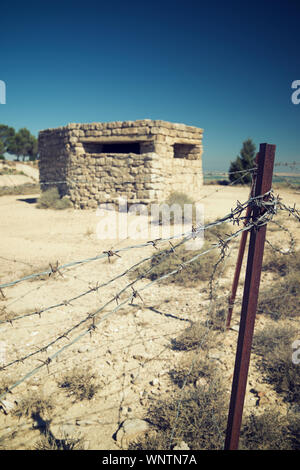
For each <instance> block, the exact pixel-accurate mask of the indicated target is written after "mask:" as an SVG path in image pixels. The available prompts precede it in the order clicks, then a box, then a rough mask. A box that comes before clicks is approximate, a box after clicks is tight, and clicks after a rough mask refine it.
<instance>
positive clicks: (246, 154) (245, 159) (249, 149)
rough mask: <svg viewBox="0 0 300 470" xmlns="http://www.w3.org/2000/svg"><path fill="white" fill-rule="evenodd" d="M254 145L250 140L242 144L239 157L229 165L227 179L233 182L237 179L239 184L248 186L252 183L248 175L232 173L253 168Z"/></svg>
mask: <svg viewBox="0 0 300 470" xmlns="http://www.w3.org/2000/svg"><path fill="white" fill-rule="evenodd" d="M255 150H256V147H255V144H254V143H253V142H252V140H251V139H247V140H245V142H243V147H242V149H241V151H240V155H238V156H237V157H236V160H235V161H234V162H231V163H230V167H229V179H230V181H232V182H234V181H237V180H238V179H239V182H240V183H241V184H249V183H251V181H252V178H251V174H250V173H245V174H243V173H233V172H239V171H244V170H250V169H251V168H253V166H254V160H255Z"/></svg>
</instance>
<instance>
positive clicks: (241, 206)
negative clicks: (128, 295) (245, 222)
mask: <svg viewBox="0 0 300 470" xmlns="http://www.w3.org/2000/svg"><path fill="white" fill-rule="evenodd" d="M258 198H259V197H258ZM253 201H254V199H253V198H252V199H249V200H248V201H246V202H245V203H243V204H241V203H240V202H239V201H238V205H237V207H236V209H235V210H233V209H232V210H231V212H230V214H228V215H226V216H225V217H223V218H221V219H219V220H218V221H217V222H215V223H214V224H216V225H217V224H221V223H223V222H224V221H226V220H229V219H233V218H234V216H235V215H238V214H240V213H241V212H242V211H243V210H244V209H245V208H246V207H247V205H248V204H251V203H252V202H253ZM208 226H213V223H212V224H208ZM201 230H203V228H202V227H201ZM192 233H194V234H195V231H193V229H192V231H187V232H183V233H180V234H176V235H173V236H170V237H166V238H158V239H154V240H150V241H148V242H146V243H141V244H136V245H132V246H127V247H124V248H119V249H117V250H115V251H113V250H108V251H104V252H102V253H101V254H100V255H98V256H94V257H91V258H86V259H83V260H78V261H72V262H69V263H66V264H62V265H58V262H57V263H56V264H55V265H53V264H52V263H49V268H50V269H48V270H44V271H42V272H38V273H32V274H29V275H27V276H24V277H22V278H20V279H16V280H14V281H10V282H7V283H2V284H0V289H4V288H6V287H11V286H14V285H16V284H18V283H20V282H22V281H26V280H29V279H33V278H34V277H40V276H46V275H49V276H52V275H53V274H56V273H58V274H60V275H62V273H61V271H62V270H63V269H66V268H69V267H73V266H77V265H80V264H85V263H89V262H92V261H97V260H99V259H103V258H105V257H111V256H114V255H116V256H118V254H119V253H120V252H122V251H128V250H131V249H137V248H145V247H147V246H151V245H152V246H156V245H158V244H161V243H164V242H166V241H170V240H174V239H177V238H180V237H184V236H188V235H191V234H192Z"/></svg>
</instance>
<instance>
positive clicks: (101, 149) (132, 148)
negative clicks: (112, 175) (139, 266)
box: [83, 142, 141, 154]
mask: <svg viewBox="0 0 300 470" xmlns="http://www.w3.org/2000/svg"><path fill="white" fill-rule="evenodd" d="M83 148H84V150H85V152H86V153H137V154H140V153H141V148H140V142H117V143H106V144H104V143H99V142H84V143H83Z"/></svg>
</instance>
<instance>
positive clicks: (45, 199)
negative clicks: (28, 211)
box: [36, 188, 72, 210]
mask: <svg viewBox="0 0 300 470" xmlns="http://www.w3.org/2000/svg"><path fill="white" fill-rule="evenodd" d="M36 207H37V208H38V209H56V210H63V209H67V208H68V207H72V204H71V202H70V200H69V199H68V197H66V196H64V197H63V198H60V195H59V192H58V189H57V188H50V189H47V190H46V191H43V192H42V194H41V197H40V198H39V200H38V203H37V206H36Z"/></svg>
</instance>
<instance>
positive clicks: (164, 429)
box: [129, 378, 228, 450]
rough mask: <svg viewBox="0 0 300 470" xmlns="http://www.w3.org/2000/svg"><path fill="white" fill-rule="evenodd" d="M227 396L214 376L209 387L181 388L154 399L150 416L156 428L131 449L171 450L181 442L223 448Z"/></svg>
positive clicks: (197, 447) (149, 418) (200, 447)
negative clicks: (173, 394)
mask: <svg viewBox="0 0 300 470" xmlns="http://www.w3.org/2000/svg"><path fill="white" fill-rule="evenodd" d="M224 396H226V393H225V391H224V388H223V385H222V383H221V381H220V380H219V379H217V378H214V379H213V380H211V381H210V382H209V385H208V387H201V386H199V387H197V389H193V390H185V391H182V390H179V391H178V393H177V394H176V395H175V396H173V397H171V398H168V399H166V400H157V401H154V402H153V403H152V404H151V405H150V407H149V410H148V414H147V419H148V421H150V423H152V425H153V426H154V427H155V431H154V432H150V433H148V434H146V435H145V436H144V437H143V438H142V439H140V440H139V441H138V442H136V443H134V444H131V445H130V446H129V449H134V450H138V449H143V450H147V449H153V450H155V449H159V450H168V449H170V446H171V447H174V445H176V444H177V443H178V442H180V441H184V442H186V443H187V445H188V446H189V447H190V449H192V450H196V449H199V450H208V449H209V450H217V449H219V450H221V449H223V446H224V438H225V429H226V422H227V412H228V410H227V400H224ZM179 403H180V405H179ZM171 437H172V439H171ZM171 441H172V442H171ZM170 444H171V445H170Z"/></svg>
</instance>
